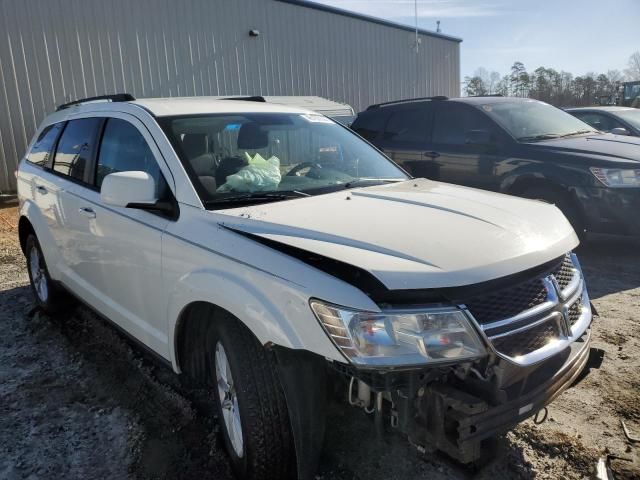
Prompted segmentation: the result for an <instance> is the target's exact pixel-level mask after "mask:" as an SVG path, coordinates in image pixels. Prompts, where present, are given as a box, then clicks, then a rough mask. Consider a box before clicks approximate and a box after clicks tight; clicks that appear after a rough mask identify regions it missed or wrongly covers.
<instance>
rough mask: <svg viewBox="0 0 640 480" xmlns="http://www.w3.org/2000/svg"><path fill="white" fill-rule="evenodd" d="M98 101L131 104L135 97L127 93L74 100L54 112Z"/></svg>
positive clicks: (59, 106)
mask: <svg viewBox="0 0 640 480" xmlns="http://www.w3.org/2000/svg"><path fill="white" fill-rule="evenodd" d="M100 100H110V101H112V102H131V101H133V100H135V97H134V96H133V95H131V94H129V93H114V94H111V95H99V96H97V97H88V98H81V99H80V100H74V101H73V102H69V103H63V104H62V105H58V108H56V112H57V111H59V110H64V109H65V108H69V107H72V106H74V105H80V104H82V103H88V102H97V101H100Z"/></svg>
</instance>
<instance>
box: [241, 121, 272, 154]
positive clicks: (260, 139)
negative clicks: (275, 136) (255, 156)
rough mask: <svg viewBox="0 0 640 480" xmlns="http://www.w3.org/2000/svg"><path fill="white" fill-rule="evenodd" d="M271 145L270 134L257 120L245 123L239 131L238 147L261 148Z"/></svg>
mask: <svg viewBox="0 0 640 480" xmlns="http://www.w3.org/2000/svg"><path fill="white" fill-rule="evenodd" d="M268 146H269V135H268V134H267V132H265V131H264V130H262V127H261V126H260V124H258V123H256V122H248V123H243V124H242V126H241V127H240V131H239V132H238V148H241V149H243V150H259V149H261V148H265V147H268Z"/></svg>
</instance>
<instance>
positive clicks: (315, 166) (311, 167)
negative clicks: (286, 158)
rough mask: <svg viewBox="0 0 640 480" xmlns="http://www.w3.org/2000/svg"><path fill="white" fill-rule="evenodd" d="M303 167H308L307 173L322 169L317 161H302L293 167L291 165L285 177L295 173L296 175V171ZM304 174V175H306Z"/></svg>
mask: <svg viewBox="0 0 640 480" xmlns="http://www.w3.org/2000/svg"><path fill="white" fill-rule="evenodd" d="M305 168H309V171H308V172H307V175H308V174H309V173H311V172H312V171H313V170H321V169H322V165H320V164H319V163H314V162H302V163H299V164H298V165H296V166H295V167H293V168H292V169H291V170H289V171H288V172H287V175H286V176H287V177H293V176H295V175H298V172H299V171H301V170H304V169H305ZM307 175H305V177H306V176H307Z"/></svg>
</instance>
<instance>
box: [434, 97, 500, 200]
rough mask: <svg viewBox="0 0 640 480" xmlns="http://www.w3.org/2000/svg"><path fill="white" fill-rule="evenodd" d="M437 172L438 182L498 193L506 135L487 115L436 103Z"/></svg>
mask: <svg viewBox="0 0 640 480" xmlns="http://www.w3.org/2000/svg"><path fill="white" fill-rule="evenodd" d="M431 141H432V142H431V145H430V146H429V150H430V151H432V152H433V154H432V159H431V162H432V163H433V164H434V166H433V170H434V171H437V172H438V176H437V178H436V179H437V180H441V181H443V182H449V183H456V184H459V185H466V186H471V187H477V188H484V189H489V190H496V189H497V188H498V186H499V183H498V177H497V176H496V171H497V169H498V165H499V163H500V162H501V161H503V160H504V159H505V158H506V157H505V156H504V153H503V145H504V143H505V141H506V138H505V134H504V132H502V130H501V129H500V128H498V127H497V126H496V125H495V123H494V122H493V121H492V120H491V119H490V118H489V117H488V116H487V115H485V114H484V113H482V112H480V111H479V110H478V109H476V108H475V107H472V106H470V105H465V104H463V103H461V102H450V101H442V102H437V103H435V115H434V120H433V134H432V138H431Z"/></svg>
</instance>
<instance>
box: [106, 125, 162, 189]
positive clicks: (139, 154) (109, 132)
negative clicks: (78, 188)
mask: <svg viewBox="0 0 640 480" xmlns="http://www.w3.org/2000/svg"><path fill="white" fill-rule="evenodd" d="M131 171H140V172H147V173H148V174H149V175H151V176H152V177H153V178H154V180H155V181H156V188H157V191H156V193H157V196H158V198H162V197H163V194H164V192H165V189H166V182H165V181H164V177H163V176H162V173H161V172H160V167H159V166H158V163H157V162H156V159H155V157H154V155H153V152H152V151H151V149H150V148H149V145H148V144H147V141H146V140H145V139H144V137H143V136H142V134H141V133H140V132H139V131H138V129H137V128H136V127H135V126H133V125H132V124H130V123H129V122H127V121H126V120H121V119H119V118H110V119H109V120H107V124H106V126H105V128H104V134H103V135H102V142H101V144H100V150H99V152H98V168H97V169H96V179H95V184H96V186H97V187H98V188H100V187H101V186H102V182H103V181H104V177H106V176H107V175H109V174H110V173H117V172H131Z"/></svg>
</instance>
